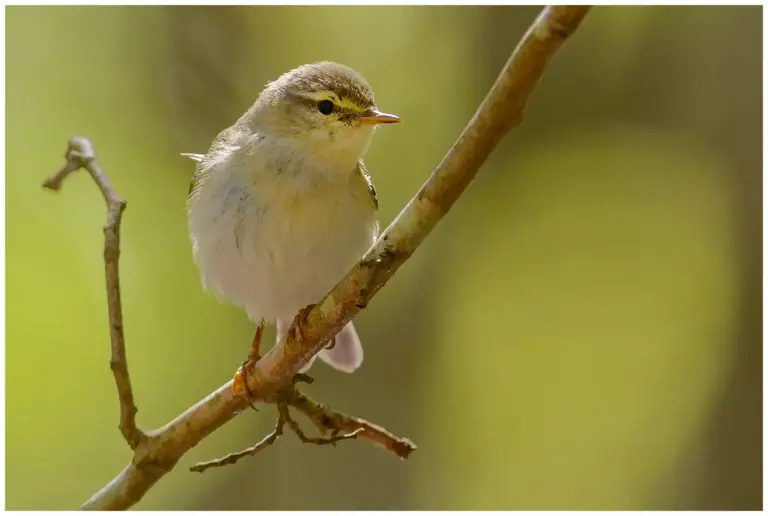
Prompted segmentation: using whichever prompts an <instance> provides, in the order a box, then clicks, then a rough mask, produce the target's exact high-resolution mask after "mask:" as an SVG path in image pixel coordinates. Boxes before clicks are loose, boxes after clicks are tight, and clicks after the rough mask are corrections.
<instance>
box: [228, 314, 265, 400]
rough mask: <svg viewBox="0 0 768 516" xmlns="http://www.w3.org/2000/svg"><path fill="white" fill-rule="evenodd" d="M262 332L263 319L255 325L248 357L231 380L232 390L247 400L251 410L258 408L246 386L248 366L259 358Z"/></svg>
mask: <svg viewBox="0 0 768 516" xmlns="http://www.w3.org/2000/svg"><path fill="white" fill-rule="evenodd" d="M263 334H264V319H262V320H261V322H259V325H258V326H257V327H256V334H255V335H254V336H253V342H252V343H251V349H250V351H249V352H248V358H247V359H245V361H243V363H242V364H240V367H239V368H238V370H237V372H236V373H235V378H234V379H233V381H232V391H233V392H234V393H235V394H238V395H242V396H244V397H245V399H246V400H248V404H249V405H250V406H251V408H252V409H253V410H258V409H257V408H256V407H255V406H254V405H253V393H252V392H251V390H250V388H249V387H248V367H250V366H251V365H253V364H255V363H256V362H258V361H259V360H261V351H260V348H261V337H262V335H263Z"/></svg>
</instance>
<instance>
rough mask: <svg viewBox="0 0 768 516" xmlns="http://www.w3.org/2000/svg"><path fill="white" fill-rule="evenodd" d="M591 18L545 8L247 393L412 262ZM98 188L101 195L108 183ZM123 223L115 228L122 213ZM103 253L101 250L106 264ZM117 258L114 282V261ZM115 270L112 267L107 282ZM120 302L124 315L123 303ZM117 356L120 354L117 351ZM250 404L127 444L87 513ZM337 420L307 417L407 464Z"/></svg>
mask: <svg viewBox="0 0 768 516" xmlns="http://www.w3.org/2000/svg"><path fill="white" fill-rule="evenodd" d="M588 11H589V7H588V6H550V7H547V8H545V9H544V10H543V12H542V13H541V15H540V16H539V17H538V18H537V19H536V21H535V22H534V23H533V25H532V26H531V28H530V29H529V30H528V32H527V33H526V34H525V36H524V37H523V39H522V41H521V42H520V44H519V45H518V46H517V48H516V49H515V51H514V52H513V54H512V56H511V57H510V59H509V61H507V63H506V65H505V66H504V68H503V69H502V71H501V74H500V75H499V77H498V79H497V81H496V83H495V84H494V85H493V87H492V88H491V90H490V91H489V93H488V95H487V96H486V98H485V100H483V103H482V104H481V105H480V107H479V108H478V110H477V112H476V113H475V115H474V117H473V118H472V120H471V121H470V122H469V124H468V125H467V127H466V128H465V129H464V131H463V132H462V134H461V135H460V136H459V139H458V140H457V141H456V143H454V145H453V147H451V149H450V150H449V151H448V154H447V155H446V156H445V158H444V159H443V161H442V162H441V163H440V165H439V166H438V167H437V169H436V170H435V171H434V172H433V173H432V175H431V176H430V177H429V179H428V180H427V182H426V183H425V184H424V185H423V186H422V188H421V189H420V190H419V191H418V193H417V194H416V195H415V196H414V197H413V198H412V199H411V201H410V202H409V203H408V205H407V206H406V207H405V208H404V209H403V211H402V212H401V213H400V214H399V215H398V217H397V218H396V219H395V221H394V222H392V224H391V225H390V226H389V228H387V230H386V231H384V233H383V234H382V235H381V237H380V238H379V239H378V240H377V242H376V243H375V244H374V246H373V247H372V248H371V249H370V250H369V251H368V253H366V255H365V256H364V257H363V259H362V260H361V261H360V263H358V264H357V265H356V266H355V267H353V268H352V270H351V271H350V272H349V273H348V274H347V275H346V277H345V278H344V279H342V281H341V282H339V283H338V284H337V285H336V287H334V289H333V290H332V291H331V292H330V293H329V294H328V295H327V296H326V297H325V298H324V299H323V300H322V301H321V302H320V303H319V304H318V305H314V306H312V307H308V308H307V309H306V310H302V312H301V314H300V315H299V316H297V317H296V319H295V320H294V321H293V324H292V326H291V328H290V330H289V331H288V332H287V334H286V336H285V337H284V338H283V340H282V341H281V342H280V343H279V344H278V345H277V346H275V347H273V348H272V350H271V351H270V352H269V353H268V354H267V355H266V356H264V357H263V358H262V359H261V360H260V361H259V362H258V363H256V364H255V365H254V366H252V367H250V369H249V371H248V374H247V375H246V377H247V381H248V387H249V390H250V391H251V392H252V393H254V394H255V397H256V398H257V399H259V400H261V401H271V400H274V397H275V394H276V393H278V391H280V389H282V388H283V387H284V386H286V385H289V384H290V383H291V379H292V378H294V375H295V374H296V373H297V372H298V371H299V370H300V369H301V367H303V366H304V365H305V364H306V363H307V362H308V361H309V360H310V359H311V358H312V357H313V356H314V355H315V354H316V353H317V352H319V351H320V349H321V348H322V346H323V343H324V342H327V341H328V339H329V338H331V337H332V336H333V335H335V334H336V333H337V332H338V331H339V330H341V329H342V328H343V327H344V325H345V324H346V323H347V322H349V320H350V319H352V318H353V317H354V316H355V315H356V314H357V313H358V312H359V311H360V310H361V309H362V308H363V307H365V306H366V305H367V303H368V301H370V299H371V298H372V297H373V296H374V295H375V294H376V292H377V291H378V290H379V289H381V287H383V286H384V285H385V284H386V283H387V281H388V280H389V279H390V278H391V277H392V275H393V274H394V273H395V272H396V271H397V269H398V268H399V267H400V266H401V265H402V264H403V263H404V262H405V261H406V260H407V259H408V258H409V257H410V256H411V255H412V254H413V252H414V251H415V250H416V248H417V247H418V246H419V244H420V243H421V242H422V241H423V240H424V238H425V237H426V236H427V235H428V234H429V232H430V231H431V230H432V228H433V227H434V226H435V224H437V222H438V221H439V220H440V219H441V218H442V217H443V215H445V213H447V212H448V210H449V209H450V208H451V206H452V205H453V203H454V202H455V201H456V200H457V199H458V197H459V195H461V193H462V192H463V191H464V189H465V188H466V187H467V186H468V185H469V183H470V182H471V181H472V179H473V178H474V177H475V175H476V174H477V171H478V170H479V168H480V166H481V165H482V164H483V163H484V162H485V160H486V159H487V158H488V156H489V155H490V153H491V151H492V150H493V149H494V148H495V146H496V145H497V144H498V142H499V141H500V140H501V138H502V137H503V136H504V135H505V134H506V133H507V132H508V131H509V130H510V129H511V128H512V127H514V126H516V125H517V124H519V123H520V122H521V120H522V115H523V110H524V107H525V105H526V102H527V100H528V97H529V96H530V93H531V91H532V90H533V88H534V87H535V86H536V84H537V82H538V81H539V79H540V78H541V76H542V74H543V72H544V69H545V68H546V66H547V64H548V63H549V61H550V60H551V59H552V57H553V56H554V54H555V53H556V51H557V50H558V49H559V48H560V46H561V45H562V44H563V42H564V41H565V40H566V39H567V38H568V36H570V35H571V34H572V33H573V31H575V30H576V29H577V28H578V26H579V24H580V23H581V20H582V19H583V18H584V16H585V15H586V14H587V12H588ZM76 150H77V149H76ZM83 154H84V155H86V156H90V158H89V159H86V160H85V161H83V162H78V163H79V165H83V166H85V167H86V168H88V170H89V171H90V172H91V175H92V176H93V177H94V179H95V180H96V181H97V183H99V179H98V178H99V175H100V174H94V172H93V171H92V170H91V168H92V167H91V168H89V164H90V165H92V164H93V159H92V152H86V153H83ZM67 159H68V165H66V166H65V168H64V169H63V170H62V172H61V173H60V174H57V176H56V177H55V178H53V179H52V180H51V181H50V182H49V186H51V187H54V188H55V187H56V185H57V184H58V183H57V182H60V181H61V178H59V176H62V177H63V176H66V175H67V174H68V173H70V172H71V171H72V170H74V168H73V167H74V166H75V165H74V164H70V163H69V160H70V159H71V156H69V154H68V158H67ZM78 159H79V158H78ZM70 169H71V170H70ZM99 172H100V169H99ZM101 175H103V174H101ZM99 184H100V187H101V185H102V184H104V183H99ZM102 192H104V188H103V187H102ZM105 197H107V196H106V195H105ZM117 219H118V221H119V210H118V215H117ZM115 236H116V233H115ZM111 252H113V251H111ZM107 254H108V253H106V252H105V256H106V255H107ZM114 256H115V262H114V273H115V277H116V253H115V255H114ZM112 270H113V269H111V268H110V266H109V265H108V266H107V271H108V277H109V275H110V272H111V271H112ZM113 294H118V291H117V290H116V289H114V288H111V289H110V300H111V302H112V304H111V305H110V313H112V307H113V306H114V301H113V298H112V295H113ZM117 301H118V302H117V306H118V308H119V297H118V298H117ZM118 313H119V311H118ZM112 330H113V332H112V333H113V335H115V336H118V335H119V337H120V341H119V342H120V344H122V325H121V324H119V325H115V324H113V325H112ZM118 330H119V331H118ZM116 349H117V350H118V351H120V353H114V351H115V350H116ZM124 357H125V355H124V350H121V349H119V348H118V346H116V345H115V339H113V362H117V364H118V365H119V364H123V365H122V366H119V367H118V366H117V365H116V366H113V370H114V369H117V370H120V371H121V373H120V374H118V373H117V372H116V373H115V378H116V380H117V383H118V391H120V392H121V403H124V399H125V398H124V397H123V392H124V391H125V387H126V386H128V391H127V392H130V388H129V386H130V383H128V382H126V381H125V380H127V378H128V377H127V369H125V368H124V364H125V360H124ZM115 359H117V360H115ZM122 371H124V372H125V374H124V375H123V373H122ZM119 378H120V379H122V380H119ZM121 382H122V383H121ZM131 401H132V400H131ZM247 405H248V402H247V401H246V400H245V399H244V398H243V397H241V396H236V395H234V394H233V392H232V381H229V382H228V383H226V384H225V385H223V386H221V387H220V388H219V389H217V390H216V391H215V392H213V393H211V394H210V395H208V396H207V397H206V398H205V399H203V400H201V401H200V402H198V403H197V404H196V405H194V406H192V407H190V408H189V409H187V411H185V412H184V413H183V414H181V415H179V416H178V417H177V418H176V419H174V420H173V421H171V422H169V423H168V424H167V425H165V426H164V427H162V428H160V429H157V430H155V431H152V432H149V433H148V434H147V435H146V436H145V438H143V439H142V438H137V439H131V440H130V441H129V442H133V443H134V444H135V445H136V446H135V451H134V457H133V460H132V461H131V463H130V464H129V465H128V466H126V467H125V469H124V470H123V471H122V472H121V473H120V474H119V475H118V476H117V477H116V478H115V479H114V480H112V482H110V483H109V484H108V485H107V486H105V487H104V488H103V489H102V490H101V491H99V492H98V493H96V494H95V495H93V497H91V499H90V500H88V501H87V502H86V503H85V504H84V506H83V508H86V509H121V508H128V507H130V506H132V505H134V504H135V503H136V502H138V501H139V500H140V499H141V498H142V497H143V496H144V494H146V492H147V491H148V490H149V489H150V488H151V487H152V486H153V485H154V484H155V482H157V481H158V480H159V479H160V478H162V477H163V476H164V475H165V474H166V473H167V472H168V471H170V470H171V469H172V468H173V467H174V466H175V465H176V463H177V462H178V460H179V459H180V458H181V457H182V456H183V455H184V454H185V453H186V452H187V451H188V450H189V449H191V448H192V447H194V446H195V445H196V444H197V443H198V442H200V440H202V439H203V438H205V437H206V436H208V435H210V434H211V433H212V432H213V431H215V430H216V429H217V428H219V427H220V426H221V425H223V424H225V423H226V422H227V421H229V420H230V419H232V418H233V417H234V416H235V415H236V414H237V413H238V412H239V411H241V410H242V409H244V408H245V407H247ZM128 406H129V408H130V410H127V411H123V412H125V415H126V417H125V419H126V421H130V420H132V419H133V414H135V408H133V404H132V402H131V403H130V404H129V405H128ZM294 406H297V408H299V410H302V408H301V407H304V409H303V410H302V411H303V412H304V413H305V414H306V413H312V414H314V413H315V410H316V409H317V407H323V406H322V405H320V404H318V403H317V402H314V401H310V400H309V399H308V398H307V401H305V402H304V403H303V404H302V403H298V402H296V403H294ZM323 408H324V409H325V410H320V411H319V412H317V414H322V413H326V414H331V413H332V412H331V411H330V410H329V409H327V408H325V407H323ZM334 414H335V417H331V418H330V419H329V421H328V422H326V421H325V420H322V419H314V418H312V416H310V418H311V419H313V422H314V423H315V424H316V425H317V426H318V427H319V428H328V429H332V430H335V431H337V432H347V433H355V432H358V431H360V433H359V434H355V435H356V436H357V437H359V438H361V439H366V440H368V441H370V442H373V443H376V444H378V445H379V446H381V447H383V448H384V449H387V450H390V451H393V452H395V453H397V454H398V455H399V456H400V457H407V456H408V454H409V453H410V451H409V450H412V449H413V445H412V444H411V443H410V441H407V440H400V439H398V438H395V437H394V436H392V435H391V434H389V433H388V432H387V431H386V430H384V429H382V428H380V427H377V426H375V425H372V424H370V423H368V422H365V421H363V420H361V419H358V418H354V417H351V416H346V415H343V414H339V413H334ZM128 416H130V417H128ZM320 417H321V416H320ZM122 419H123V417H121V421H122ZM122 428H123V425H122V423H121V429H122ZM125 428H126V431H124V433H127V434H130V432H128V431H127V430H130V427H129V425H128V424H126V425H125ZM134 433H135V432H134Z"/></svg>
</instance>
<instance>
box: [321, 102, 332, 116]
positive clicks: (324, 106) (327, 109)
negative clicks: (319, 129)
mask: <svg viewBox="0 0 768 516" xmlns="http://www.w3.org/2000/svg"><path fill="white" fill-rule="evenodd" d="M317 110H318V111H320V112H321V113H322V114H324V115H330V114H331V113H333V102H331V101H330V100H321V101H320V102H318V103H317Z"/></svg>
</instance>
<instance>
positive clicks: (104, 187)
mask: <svg viewBox="0 0 768 516" xmlns="http://www.w3.org/2000/svg"><path fill="white" fill-rule="evenodd" d="M65 158H66V160H67V161H66V163H65V164H64V166H63V167H62V168H61V170H59V171H58V172H57V173H56V174H55V175H53V176H51V177H50V178H48V179H46V180H45V182H44V183H43V187H44V188H49V189H51V190H54V191H57V190H59V189H60V188H61V183H62V181H64V179H66V178H67V176H69V174H71V173H72V172H74V171H76V170H78V169H80V168H84V169H86V170H87V171H88V173H89V174H90V175H91V178H92V179H93V181H94V182H95V183H96V185H98V187H99V190H101V195H102V196H103V197H104V201H106V203H107V223H106V224H105V225H104V265H105V268H106V276H107V308H108V311H109V337H110V340H111V342H112V357H111V359H110V361H109V366H110V368H111V369H112V373H113V374H114V376H115V384H116V385H117V395H118V397H119V398H120V432H122V434H123V437H124V438H125V440H126V441H127V442H128V445H129V446H130V447H131V449H132V450H135V449H136V447H137V446H138V445H139V442H140V441H141V440H142V439H144V434H143V432H142V431H141V430H139V428H138V427H137V426H136V412H138V409H137V408H136V404H135V403H134V401H133V389H132V388H131V378H130V376H129V374H128V359H127V358H126V355H125V336H124V334H123V309H122V307H121V301H120V276H119V274H118V266H117V262H118V260H119V258H120V221H121V219H122V216H123V210H124V209H125V205H126V203H125V200H124V199H123V198H122V197H120V196H119V195H118V194H117V192H116V191H115V188H114V187H113V186H112V182H111V181H110V180H109V178H108V177H107V175H106V174H105V173H104V171H103V170H102V169H101V166H100V165H99V163H98V162H97V161H96V154H95V153H94V151H93V145H92V144H91V142H90V141H88V140H87V139H85V138H80V137H74V138H71V139H70V140H69V145H68V146H67V152H66V154H65Z"/></svg>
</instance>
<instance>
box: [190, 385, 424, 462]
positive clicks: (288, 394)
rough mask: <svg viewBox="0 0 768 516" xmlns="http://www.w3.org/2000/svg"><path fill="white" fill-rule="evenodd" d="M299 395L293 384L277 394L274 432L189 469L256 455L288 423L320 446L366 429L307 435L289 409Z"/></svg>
mask: <svg viewBox="0 0 768 516" xmlns="http://www.w3.org/2000/svg"><path fill="white" fill-rule="evenodd" d="M297 396H303V395H301V394H299V393H298V391H297V390H296V389H295V387H293V386H291V387H290V388H288V390H287V391H286V390H285V389H283V390H282V391H281V392H280V393H279V394H278V395H277V397H276V399H277V401H276V405H277V413H278V416H277V422H276V423H275V429H274V430H272V432H270V433H269V434H267V436H266V437H264V438H263V439H262V440H261V441H259V442H258V443H256V444H255V445H253V446H251V447H250V448H246V449H244V450H241V451H239V452H234V453H230V454H228V455H225V456H224V457H221V458H218V459H213V460H209V461H206V462H198V463H197V464H195V465H194V466H192V467H191V468H189V470H190V471H195V472H197V473H202V472H203V471H205V470H207V469H210V468H220V467H222V466H228V465H230V464H234V463H236V462H237V461H239V460H240V459H242V458H243V457H248V456H251V455H256V454H257V453H259V452H260V451H261V450H263V449H264V448H266V447H268V446H270V445H272V444H274V443H275V441H277V439H278V438H279V437H280V436H282V435H283V429H284V427H285V425H286V424H288V427H289V428H290V429H291V430H292V431H293V433H294V434H296V437H298V438H299V441H301V442H302V443H305V444H315V445H320V446H322V445H326V444H331V445H333V446H335V445H336V443H337V442H339V441H346V440H348V439H356V438H357V437H358V436H362V435H363V432H364V431H365V430H364V428H362V427H358V428H356V429H355V430H354V431H352V432H349V433H345V434H341V433H339V430H338V429H335V428H334V435H331V437H307V435H306V434H305V433H304V431H303V430H302V429H301V427H300V426H299V423H298V422H297V421H296V420H295V419H293V417H291V412H290V409H289V404H291V405H292V404H293V403H294V400H295V399H296V397H297ZM318 405H319V404H318ZM323 411H324V412H325V413H328V414H334V413H333V411H331V410H330V409H327V408H325V409H323ZM329 422H330V420H329ZM313 423H315V425H316V426H318V429H320V431H321V432H323V433H325V432H327V430H328V427H324V426H321V425H322V423H318V422H316V421H314V420H313ZM414 448H415V447H414Z"/></svg>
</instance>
